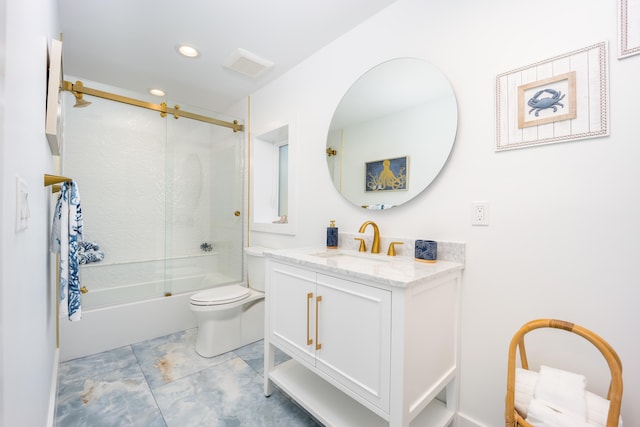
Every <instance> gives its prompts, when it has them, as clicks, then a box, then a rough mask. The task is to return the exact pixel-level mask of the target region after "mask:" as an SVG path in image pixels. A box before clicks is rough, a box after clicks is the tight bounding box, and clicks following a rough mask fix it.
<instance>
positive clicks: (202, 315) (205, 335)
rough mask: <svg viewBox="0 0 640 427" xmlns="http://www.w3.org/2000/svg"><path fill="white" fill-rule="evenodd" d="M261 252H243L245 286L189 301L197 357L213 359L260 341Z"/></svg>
mask: <svg viewBox="0 0 640 427" xmlns="http://www.w3.org/2000/svg"><path fill="white" fill-rule="evenodd" d="M264 250H265V248H260V247H250V248H245V250H244V252H245V255H246V260H247V282H248V286H244V285H243V284H235V285H225V286H220V287H216V288H212V289H208V290H205V291H201V292H198V293H196V294H194V295H193V296H192V297H191V304H190V305H191V310H192V311H193V312H194V314H195V315H196V318H197V320H198V337H197V338H196V352H197V353H198V354H199V355H201V356H204V357H213V356H217V355H219V354H222V353H226V352H228V351H232V350H235V349H237V348H239V347H242V346H243V345H247V344H250V343H252V342H254V341H257V340H259V339H262V338H263V337H264V270H265V266H264Z"/></svg>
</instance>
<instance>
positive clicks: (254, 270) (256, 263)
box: [244, 246, 268, 291]
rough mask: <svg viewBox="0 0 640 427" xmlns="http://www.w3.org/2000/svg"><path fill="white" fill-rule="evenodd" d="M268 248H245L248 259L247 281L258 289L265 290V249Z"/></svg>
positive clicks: (253, 287) (250, 285)
mask: <svg viewBox="0 0 640 427" xmlns="http://www.w3.org/2000/svg"><path fill="white" fill-rule="evenodd" d="M265 250H268V248H264V247H261V246H251V247H249V248H244V253H245V254H246V260H247V283H248V284H249V287H250V288H252V289H255V290H257V291H264V286H265V285H264V281H265V278H264V270H265V265H264V261H265V257H264V251H265Z"/></svg>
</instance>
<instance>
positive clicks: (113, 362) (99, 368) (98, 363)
mask: <svg viewBox="0 0 640 427" xmlns="http://www.w3.org/2000/svg"><path fill="white" fill-rule="evenodd" d="M137 364H138V361H137V360H136V356H135V355H134V354H133V351H132V350H131V347H129V346H127V347H120V348H116V349H114V350H109V351H105V352H103V353H98V354H92V355H91V356H85V357H81V358H78V359H73V360H69V361H66V362H62V363H61V364H60V366H59V367H58V381H59V382H60V383H61V384H64V383H66V382H73V381H75V380H78V379H83V378H87V377H90V376H95V375H101V374H105V373H108V372H112V371H116V370H120V369H123V368H126V367H129V366H137Z"/></svg>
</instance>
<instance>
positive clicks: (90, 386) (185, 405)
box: [55, 329, 320, 427]
mask: <svg viewBox="0 0 640 427" xmlns="http://www.w3.org/2000/svg"><path fill="white" fill-rule="evenodd" d="M196 333H197V329H189V330H186V331H183V332H178V333H175V334H171V335H167V336H165V337H160V338H156V339H152V340H149V341H144V342H141V343H138V344H133V345H130V346H126V347H122V348H118V349H115V350H111V351H106V352H104V353H99V354H95V355H91V356H86V357H82V358H79V359H75V360H70V361H67V362H63V363H61V364H60V367H59V373H58V396H57V403H56V424H55V425H56V427H85V426H86V427H102V426H104V427H121V426H131V427H199V426H206V427H213V426H216V427H217V426H219V427H253V426H260V427H273V426H278V427H288V426H290V427H297V426H308V427H317V426H319V425H320V424H318V423H317V422H316V421H315V420H314V419H313V418H312V417H311V416H309V415H308V414H307V413H306V412H305V411H304V410H302V409H300V408H299V407H298V406H297V405H296V404H294V403H293V402H292V401H291V400H290V399H289V398H287V397H286V396H285V395H284V394H282V393H281V392H279V391H278V390H275V391H274V393H273V394H272V395H271V397H269V398H265V397H264V395H263V394H262V387H263V376H262V375H263V342H262V341H258V342H256V343H253V344H250V345H247V346H245V347H242V348H240V349H238V350H235V351H232V352H229V353H225V354H222V355H220V356H217V357H213V358H204V357H200V356H199V355H198V354H197V353H196V352H195V350H194V346H195V338H196ZM285 359H286V356H285V355H283V354H278V355H277V358H276V360H279V361H282V360H285Z"/></svg>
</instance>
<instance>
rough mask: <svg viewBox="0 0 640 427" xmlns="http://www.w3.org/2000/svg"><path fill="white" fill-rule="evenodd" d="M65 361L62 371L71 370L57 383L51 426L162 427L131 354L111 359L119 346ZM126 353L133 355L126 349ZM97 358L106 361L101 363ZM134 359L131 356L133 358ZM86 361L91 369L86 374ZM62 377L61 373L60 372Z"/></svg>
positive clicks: (164, 425) (161, 420) (151, 396)
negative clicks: (76, 364)
mask: <svg viewBox="0 0 640 427" xmlns="http://www.w3.org/2000/svg"><path fill="white" fill-rule="evenodd" d="M106 353H108V354H103V353H100V354H98V355H95V356H88V357H86V358H82V360H80V359H78V360H77V361H76V363H78V364H79V366H73V365H74V361H69V362H65V363H64V364H62V365H64V366H62V370H63V371H64V370H66V371H71V372H73V374H74V375H75V376H76V378H71V376H67V377H66V378H64V380H61V381H60V383H59V386H58V398H57V402H56V417H55V425H56V426H57V427H69V426H73V427H85V426H86V427H113V426H119V427H138V426H148V427H166V424H165V422H164V419H163V418H162V414H161V412H160V410H159V408H158V406H157V404H156V402H155V400H154V398H153V395H152V394H151V390H150V389H149V386H148V384H147V382H146V381H145V378H144V375H143V374H142V371H141V369H140V367H139V366H138V364H137V363H134V364H130V363H127V362H129V361H130V359H131V357H125V358H124V359H123V361H122V362H123V363H119V361H117V360H112V359H111V358H112V357H116V356H117V355H119V354H126V353H127V352H125V351H123V350H122V349H118V350H117V351H111V352H106ZM129 353H130V355H133V353H132V352H131V349H130V348H129ZM99 360H107V361H108V363H106V364H105V365H101V364H100V363H99V362H98V361H99ZM134 360H135V357H134ZM90 361H94V362H95V364H94V365H93V367H94V371H93V372H91V373H88V375H86V376H84V377H83V376H81V375H78V373H79V372H85V373H86V372H87V369H86V368H87V367H88V366H89V365H90ZM61 375H62V376H64V374H63V373H61Z"/></svg>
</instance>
